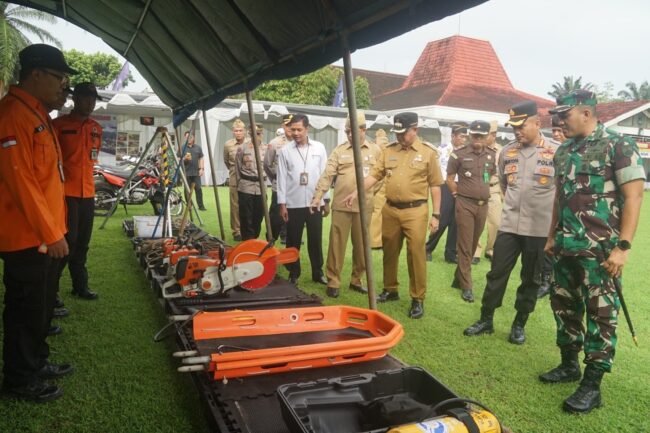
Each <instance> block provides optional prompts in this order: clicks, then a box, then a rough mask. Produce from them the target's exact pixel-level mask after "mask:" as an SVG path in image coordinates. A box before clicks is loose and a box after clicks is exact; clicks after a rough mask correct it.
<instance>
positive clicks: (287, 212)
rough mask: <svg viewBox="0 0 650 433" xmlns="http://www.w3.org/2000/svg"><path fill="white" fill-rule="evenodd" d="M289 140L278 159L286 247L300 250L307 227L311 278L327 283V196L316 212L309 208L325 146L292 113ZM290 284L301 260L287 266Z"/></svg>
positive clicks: (306, 121) (295, 278)
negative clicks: (313, 138)
mask: <svg viewBox="0 0 650 433" xmlns="http://www.w3.org/2000/svg"><path fill="white" fill-rule="evenodd" d="M289 126H290V128H291V138H292V139H293V140H292V141H290V142H289V143H287V144H286V145H285V146H284V147H283V148H282V149H281V150H280V154H279V158H278V179H277V182H278V205H279V206H280V216H281V217H282V219H283V220H284V221H285V222H286V223H287V247H295V248H298V249H300V244H301V243H302V232H303V228H304V227H305V225H306V226H307V250H308V251H309V260H310V262H311V278H312V280H314V281H316V282H317V283H321V284H325V285H326V284H327V280H326V279H325V276H324V275H323V244H322V239H323V215H325V216H327V215H328V214H329V193H327V194H325V195H324V196H323V201H321V203H320V207H319V208H318V209H315V208H310V207H309V206H310V203H311V199H312V197H313V196H314V192H315V190H316V184H317V182H318V179H319V178H320V175H321V173H323V171H325V166H326V164H327V152H326V151H325V146H324V145H323V143H320V142H318V141H315V140H310V139H309V137H308V128H309V119H308V118H307V116H305V115H304V114H295V115H294V116H293V117H292V118H291V121H290V123H289ZM287 269H288V270H289V280H290V281H291V282H292V283H295V282H296V281H298V277H300V261H297V262H295V263H291V264H289V265H287Z"/></svg>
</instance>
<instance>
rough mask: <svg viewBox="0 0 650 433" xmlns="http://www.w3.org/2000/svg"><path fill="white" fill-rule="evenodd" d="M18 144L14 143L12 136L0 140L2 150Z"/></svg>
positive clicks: (14, 139) (14, 138)
mask: <svg viewBox="0 0 650 433" xmlns="http://www.w3.org/2000/svg"><path fill="white" fill-rule="evenodd" d="M17 144H18V141H16V137H14V136H13V135H10V136H8V137H4V138H0V146H1V147H2V148H3V149H7V148H9V147H11V146H15V145H17Z"/></svg>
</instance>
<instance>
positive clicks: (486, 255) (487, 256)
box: [483, 253, 492, 261]
mask: <svg viewBox="0 0 650 433" xmlns="http://www.w3.org/2000/svg"><path fill="white" fill-rule="evenodd" d="M483 257H485V258H486V259H488V260H489V261H492V254H488V253H485V254H484V255H483Z"/></svg>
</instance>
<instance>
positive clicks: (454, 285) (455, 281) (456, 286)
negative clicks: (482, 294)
mask: <svg viewBox="0 0 650 433" xmlns="http://www.w3.org/2000/svg"><path fill="white" fill-rule="evenodd" d="M451 288H452V289H460V283H459V282H458V278H456V277H454V279H453V280H452V282H451Z"/></svg>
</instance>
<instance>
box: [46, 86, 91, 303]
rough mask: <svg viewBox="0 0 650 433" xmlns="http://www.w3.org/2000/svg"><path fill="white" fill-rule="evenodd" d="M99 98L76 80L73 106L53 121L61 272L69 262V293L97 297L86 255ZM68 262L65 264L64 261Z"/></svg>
mask: <svg viewBox="0 0 650 433" xmlns="http://www.w3.org/2000/svg"><path fill="white" fill-rule="evenodd" d="M98 99H99V100H101V97H100V96H99V95H98V94H97V89H96V88H95V85H94V84H93V83H79V84H77V85H76V86H75V88H74V91H73V92H72V100H73V102H74V108H73V109H72V112H71V113H70V114H65V115H63V116H61V117H58V118H56V119H54V121H53V122H52V123H53V124H54V128H55V130H56V135H57V137H58V138H59V143H61V153H62V154H63V173H64V174H65V203H66V205H67V207H68V234H67V235H66V237H65V238H66V240H67V241H68V246H69V247H70V255H69V256H68V259H67V260H66V259H64V260H62V261H61V270H60V271H61V272H63V268H65V265H66V264H67V265H68V269H69V271H70V278H71V279H72V294H73V295H75V296H78V297H80V298H81V299H88V300H93V299H97V293H95V292H93V291H92V290H90V289H89V288H88V270H87V269H86V256H87V254H88V245H89V244H90V237H91V236H92V233H93V214H94V211H95V180H94V178H93V165H95V164H96V163H97V161H98V159H99V148H100V146H101V144H102V127H101V126H100V125H99V123H97V122H96V121H95V120H93V119H91V118H90V115H91V114H92V112H93V110H94V109H95V102H96V101H97V100H98ZM66 262H67V263H66Z"/></svg>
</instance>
